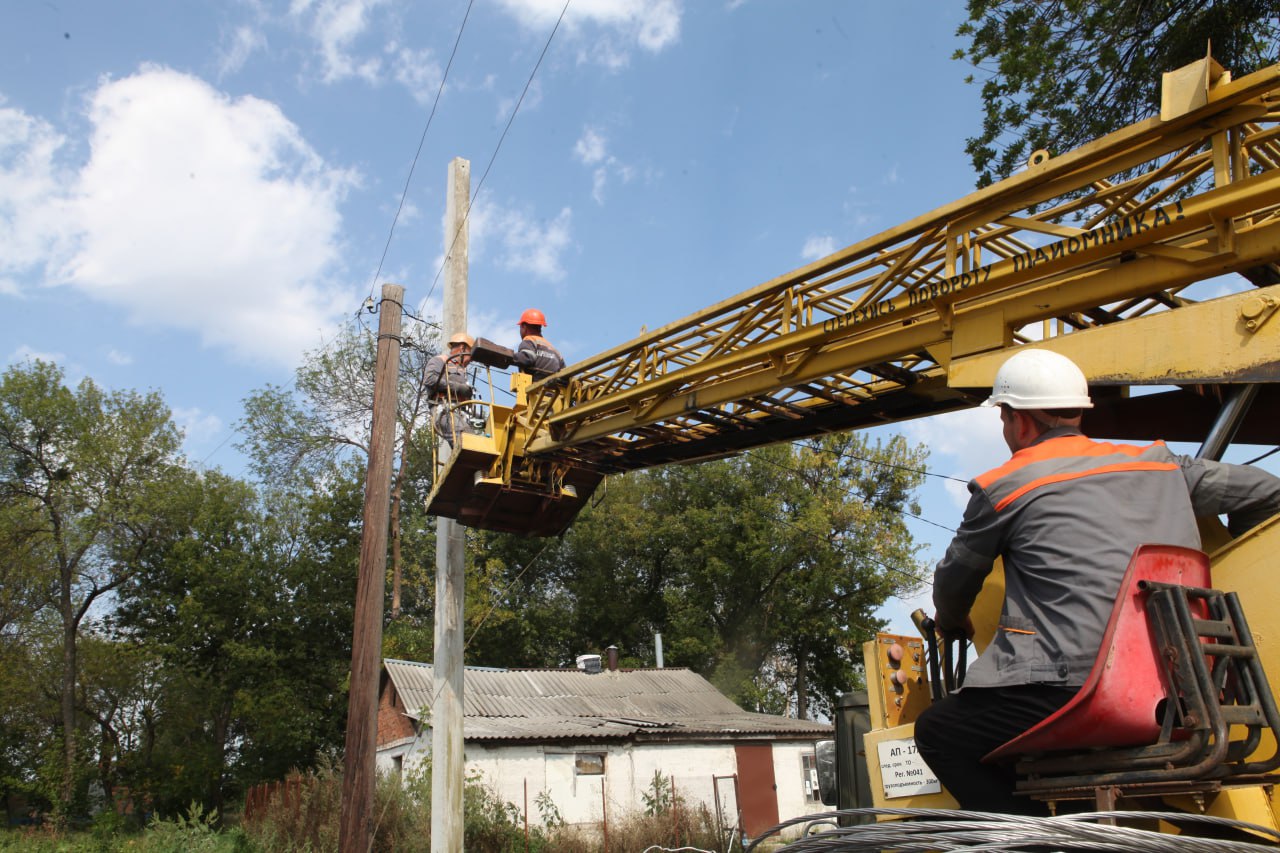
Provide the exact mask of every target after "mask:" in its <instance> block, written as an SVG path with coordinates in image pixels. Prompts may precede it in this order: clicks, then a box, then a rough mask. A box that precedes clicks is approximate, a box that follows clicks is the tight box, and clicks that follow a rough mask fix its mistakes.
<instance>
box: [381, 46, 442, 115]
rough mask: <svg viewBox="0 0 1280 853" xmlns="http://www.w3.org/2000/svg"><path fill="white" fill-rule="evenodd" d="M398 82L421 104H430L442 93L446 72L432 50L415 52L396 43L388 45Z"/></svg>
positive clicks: (387, 49) (387, 50)
mask: <svg viewBox="0 0 1280 853" xmlns="http://www.w3.org/2000/svg"><path fill="white" fill-rule="evenodd" d="M386 52H387V53H388V54H389V55H390V56H391V65H392V68H393V73H394V74H395V78H396V82H397V83H399V84H400V85H402V86H404V87H405V88H406V89H408V90H409V94H410V95H412V96H413V99H414V100H415V101H417V102H418V103H419V104H424V105H425V104H429V103H431V102H432V101H434V100H435V98H436V93H437V92H438V91H440V82H441V80H442V79H443V78H444V71H443V70H442V69H441V68H440V63H438V62H436V61H435V59H434V58H433V56H432V54H431V51H430V50H413V49H412V48H408V47H404V46H402V45H398V44H396V43H395V42H392V43H391V44H389V45H387V48H386Z"/></svg>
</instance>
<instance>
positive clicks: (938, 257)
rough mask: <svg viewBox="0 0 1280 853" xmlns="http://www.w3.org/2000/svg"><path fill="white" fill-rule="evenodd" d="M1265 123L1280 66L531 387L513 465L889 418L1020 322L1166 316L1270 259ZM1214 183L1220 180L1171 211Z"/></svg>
mask: <svg viewBox="0 0 1280 853" xmlns="http://www.w3.org/2000/svg"><path fill="white" fill-rule="evenodd" d="M1278 122H1280V66H1278V67H1275V68H1271V69H1265V70H1264V71H1261V72H1258V73H1256V74H1253V75H1250V76H1248V77H1245V78H1243V79H1241V80H1238V81H1235V82H1233V83H1229V84H1225V85H1222V86H1218V87H1216V88H1214V89H1212V90H1211V91H1210V92H1209V93H1208V95H1207V103H1206V104H1205V106H1203V107H1201V108H1199V109H1196V110H1193V111H1192V112H1190V113H1187V114H1186V115H1183V116H1179V117H1177V118H1176V119H1174V120H1172V121H1167V122H1162V121H1160V120H1158V119H1151V120H1148V121H1146V122H1140V123H1139V124H1137V125H1133V126H1131V127H1129V128H1126V129H1124V130H1121V131H1119V132H1117V133H1115V134H1111V135H1110V136H1108V137H1104V138H1103V139H1101V140H1098V141H1096V142H1094V143H1091V144H1090V145H1087V146H1084V147H1083V148H1081V149H1078V150H1077V151H1074V152H1070V153H1068V154H1065V155H1063V156H1061V157H1057V158H1049V159H1047V160H1044V161H1043V162H1040V163H1038V164H1037V165H1035V166H1032V167H1030V168H1029V169H1027V170H1026V171H1025V172H1024V173H1022V174H1020V175H1017V176H1015V177H1013V178H1010V179H1009V180H1006V181H1002V182H1000V183H999V184H996V185H993V186H992V187H988V188H986V189H984V190H982V191H979V192H977V193H974V194H972V195H970V196H968V197H966V198H965V199H961V200H959V201H957V202H954V203H952V204H950V205H947V206H944V207H942V208H939V209H938V210H936V211H934V212H932V213H930V214H927V215H925V216H922V217H917V218H916V219H914V220H912V221H910V222H908V223H905V224H904V225H902V226H900V227H898V228H894V229H890V230H889V231H886V232H884V233H882V234H880V235H877V236H876V237H873V238H870V239H869V240H866V241H863V242H862V243H859V244H857V245H855V246H851V247H849V248H848V249H845V250H843V251H842V252H837V253H835V254H833V255H831V256H830V257H828V258H825V259H823V260H821V261H818V262H815V263H813V264H809V265H807V266H805V267H802V268H801V269H799V270H796V271H794V272H792V273H788V274H786V275H784V276H779V277H777V278H775V279H773V280H771V281H769V282H766V283H764V284H763V285H760V286H759V287H757V288H754V289H752V290H750V291H747V292H746V293H744V294H741V295H739V296H737V297H734V298H732V299H730V300H726V301H724V302H721V303H719V304H718V305H715V306H712V307H711V308H708V309H706V310H704V311H701V312H698V313H697V314H694V315H693V316H691V317H689V318H686V319H685V320H683V321H680V322H678V323H674V324H670V325H668V326H665V327H663V328H661V329H658V330H656V331H655V332H653V333H650V334H648V335H645V336H643V337H642V338H639V339H637V340H636V341H632V342H631V343H630V344H626V345H623V346H621V347H617V348H615V349H613V350H610V351H608V352H606V353H604V354H602V355H600V356H597V357H596V358H594V359H590V360H588V361H585V362H580V363H579V364H576V365H573V366H571V367H570V368H568V369H567V370H566V371H564V372H562V373H561V374H560V376H559V377H557V379H556V380H552V381H547V382H541V383H535V385H534V386H533V387H532V388H531V389H530V396H529V400H530V411H529V413H528V415H527V421H528V423H529V424H530V425H531V427H532V430H531V432H532V433H533V437H532V439H531V441H530V443H529V445H528V446H527V447H526V448H522V450H527V451H528V452H529V453H530V454H533V455H534V456H535V457H536V456H537V455H546V454H550V455H551V456H557V455H563V456H567V457H569V458H573V459H576V460H578V461H579V462H592V461H593V460H594V461H597V462H601V463H602V464H604V465H605V466H606V467H610V466H612V467H614V468H627V467H636V464H632V462H631V461H629V460H628V458H627V454H628V453H629V452H630V451H631V450H632V449H634V448H641V447H643V448H647V449H653V448H656V447H659V446H661V445H662V444H663V443H667V444H670V445H672V447H673V448H675V449H674V450H673V452H672V453H671V454H665V455H664V454H662V453H655V454H652V455H651V456H648V457H645V458H646V459H648V458H652V459H654V460H658V459H660V458H662V459H666V458H668V457H669V458H695V457H696V456H697V453H698V452H697V451H696V450H693V449H691V448H692V446H693V445H696V444H698V443H699V442H703V441H706V440H707V439H710V438H714V437H716V436H722V435H725V434H727V433H728V432H732V431H733V430H741V429H752V428H755V427H753V425H770V424H772V425H773V427H774V428H776V427H777V426H778V424H779V423H780V422H782V421H784V420H794V419H795V418H797V417H809V416H812V415H814V414H817V413H820V412H827V413H830V412H831V411H832V410H834V409H840V408H842V407H843V408H845V409H848V407H854V406H868V407H871V408H874V407H878V406H884V405H888V403H889V400H890V398H891V397H893V396H894V395H899V394H905V395H910V394H911V393H912V390H911V389H912V388H918V387H922V386H923V383H927V382H930V381H932V380H934V379H937V378H939V377H941V376H942V375H943V373H944V372H945V368H946V362H947V360H948V359H949V358H950V357H952V356H953V355H954V356H964V355H969V354H973V353H976V352H981V351H984V350H988V349H993V348H997V349H999V348H1004V347H1006V346H1009V345H1011V344H1013V343H1015V337H1014V332H1015V331H1016V330H1017V329H1018V328H1019V327H1020V325H1022V324H1025V323H1027V322H1030V321H1032V320H1040V319H1044V320H1048V319H1050V318H1054V317H1056V318H1058V319H1059V325H1060V326H1061V325H1062V324H1063V323H1068V324H1075V325H1077V326H1089V325H1095V324H1099V323H1102V322H1110V321H1112V320H1129V319H1132V318H1133V317H1134V316H1138V315H1140V314H1142V313H1145V312H1147V311H1150V310H1152V307H1153V306H1155V305H1157V304H1158V303H1163V304H1164V305H1167V306H1171V307H1177V306H1179V305H1181V304H1182V303H1184V302H1185V301H1186V300H1185V299H1184V298H1183V297H1182V296H1180V295H1179V293H1178V291H1179V289H1180V288H1182V287H1184V286H1186V285H1189V284H1191V283H1194V282H1196V281H1199V280H1203V279H1205V278H1209V277H1211V276H1214V275H1218V274H1221V273H1223V272H1232V271H1241V270H1247V269H1249V268H1251V267H1260V266H1263V265H1267V264H1272V263H1274V262H1275V261H1276V260H1277V259H1280V239H1278V237H1277V229H1276V228H1275V225H1276V224H1277V222H1278V221H1280V217H1278V216H1277V212H1278V211H1280V145H1278V142H1277V138H1278V137H1280V126H1278ZM1224 140H1225V141H1224ZM1223 152H1226V154H1225V155H1224V154H1223ZM1224 156H1225V157H1226V158H1227V160H1229V168H1223V167H1222V164H1223V162H1224ZM1124 170H1130V171H1127V172H1126V171H1124ZM1250 173H1257V174H1254V175H1253V176H1252V177H1245V176H1246V175H1248V174H1250ZM1214 181H1217V182H1222V181H1230V183H1226V184H1225V185H1220V186H1218V187H1217V188H1216V189H1211V190H1209V191H1208V192H1202V193H1200V194H1199V195H1195V196H1190V197H1187V196H1186V193H1187V192H1188V191H1189V190H1190V188H1192V187H1197V186H1203V185H1204V184H1206V183H1210V184H1212V183H1213V182H1214ZM1121 214H1124V215H1121ZM982 261H986V263H985V264H984V263H981V262H982ZM1242 286H1243V285H1242ZM1117 300H1120V301H1121V307H1120V308H1119V309H1116V308H1115V306H1114V303H1115V302H1116V301H1117ZM1117 310H1118V313H1116V311H1117ZM566 379H567V382H566V381H565V380H566ZM557 382H558V383H559V384H558V385H557V384H556V383H557ZM953 384H954V383H953ZM895 405H896V404H895ZM938 405H944V403H943V401H941V399H940V400H939V401H938ZM947 405H951V407H954V403H952V404H947ZM901 410H903V411H907V412H908V413H909V414H908V416H911V413H914V414H915V415H918V414H921V413H923V412H922V411H920V410H919V407H918V406H907V407H901ZM885 418H886V419H892V418H893V415H892V414H887V415H886V416H885ZM853 420H856V419H853ZM815 423H817V421H816V420H815ZM815 428H816V429H819V430H820V429H822V428H823V427H822V425H821V424H818V426H816V427H815ZM786 435H787V436H790V437H795V435H796V433H795V432H794V431H791V432H786ZM766 438H767V436H766ZM677 445H678V447H677ZM713 445H714V442H712V443H709V444H708V447H712V448H713V450H714V447H713ZM635 458H637V459H638V458H640V457H638V456H637V457H635ZM638 464H653V463H644V462H641V463H638Z"/></svg>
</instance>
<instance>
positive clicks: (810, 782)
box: [800, 752, 822, 803]
mask: <svg viewBox="0 0 1280 853" xmlns="http://www.w3.org/2000/svg"><path fill="white" fill-rule="evenodd" d="M800 773H801V774H802V775H803V777H804V801H805V802H806V803H817V802H821V800H822V795H821V794H820V793H819V791H818V756H817V755H816V754H815V753H812V752H806V753H804V754H803V755H801V756H800Z"/></svg>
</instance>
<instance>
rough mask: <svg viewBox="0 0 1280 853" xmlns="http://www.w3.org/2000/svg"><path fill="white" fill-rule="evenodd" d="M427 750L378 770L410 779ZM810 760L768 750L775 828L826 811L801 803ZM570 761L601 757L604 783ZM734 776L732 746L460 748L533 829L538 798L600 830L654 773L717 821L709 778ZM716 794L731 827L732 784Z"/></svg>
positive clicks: (389, 753) (416, 748)
mask: <svg viewBox="0 0 1280 853" xmlns="http://www.w3.org/2000/svg"><path fill="white" fill-rule="evenodd" d="M430 743H431V734H430V732H429V731H427V732H424V733H422V734H420V735H419V737H418V739H417V741H416V742H415V743H414V744H412V745H409V746H403V745H402V746H399V747H396V748H393V749H386V750H382V751H380V752H379V753H378V769H379V770H380V771H382V772H388V771H391V770H392V769H393V768H394V759H393V756H395V755H396V754H400V756H401V763H402V767H403V772H404V773H405V774H410V773H412V772H414V771H415V770H416V769H417V768H418V766H419V765H420V764H421V762H422V760H423V759H424V757H425V756H426V755H427V753H428V752H429V750H430ZM812 752H813V744H811V743H775V744H774V745H773V773H774V781H775V783H776V784H777V786H778V790H777V796H778V817H779V820H783V821H785V820H789V819H790V818H793V817H799V816H801V815H806V814H812V813H815V812H820V811H827V810H828V809H827V807H825V806H823V805H822V804H821V803H810V802H807V801H806V799H805V788H804V776H803V772H802V767H803V763H802V758H801V756H802V755H804V754H806V753H810V754H811V753H812ZM576 753H604V755H605V772H604V775H603V776H595V775H581V774H579V773H577V772H576V771H575V764H576V759H575V754H576ZM737 770H738V768H737V759H736V756H735V753H734V749H733V745H732V744H706V743H700V744H641V745H639V746H636V745H632V744H619V743H616V742H615V743H610V742H599V743H582V744H574V745H572V746H555V745H532V746H531V745H523V746H500V745H498V746H488V745H482V744H479V743H475V742H469V743H467V745H466V772H467V775H468V777H470V776H472V775H474V774H477V773H478V774H480V775H481V776H482V777H483V779H484V781H485V783H486V784H487V785H489V786H490V787H491V788H493V789H494V790H495V791H496V792H497V794H498V795H499V796H500V797H501V798H502V799H504V800H506V801H507V802H510V803H512V804H514V805H515V806H516V807H517V808H519V809H520V810H521V811H522V812H523V811H524V810H525V808H526V802H527V808H528V815H529V820H530V822H531V823H541V822H543V821H542V815H541V814H540V812H539V809H538V806H537V798H538V796H539V794H541V793H543V792H544V791H545V792H547V794H548V795H549V796H550V799H551V801H552V802H553V803H554V804H555V807H556V808H557V809H558V810H559V812H560V817H561V818H562V819H564V820H565V821H566V822H568V823H583V824H591V825H598V824H599V823H600V821H601V818H602V815H603V810H604V808H605V803H606V802H607V804H608V809H609V818H610V820H613V819H617V818H620V817H621V816H622V815H624V814H627V813H629V812H635V811H643V810H644V807H645V803H644V795H645V794H649V793H651V791H652V783H653V776H654V773H655V772H660V773H661V774H662V776H663V778H664V780H665V785H666V786H667V790H669V789H670V785H671V782H672V780H674V781H675V789H676V794H678V795H679V796H681V797H683V798H684V799H685V802H687V803H689V804H690V805H693V804H696V803H704V804H706V806H707V808H709V809H711V811H712V814H715V791H716V786H715V783H714V782H713V777H716V776H721V777H732V776H733V775H734V774H736V773H737ZM602 786H603V788H604V797H603V798H602V796H601V788H602ZM719 789H720V804H721V808H722V810H723V814H724V819H725V821H726V822H727V823H728V824H730V825H736V824H737V822H738V820H737V802H736V799H735V794H734V789H733V780H732V779H731V778H725V779H721V780H720V785H719Z"/></svg>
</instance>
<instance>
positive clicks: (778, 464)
mask: <svg viewBox="0 0 1280 853" xmlns="http://www.w3.org/2000/svg"><path fill="white" fill-rule="evenodd" d="M819 449H822V448H819ZM746 455H747V456H750V457H751V458H752V459H759V460H760V461H761V462H767V463H769V464H770V465H773V466H774V467H776V468H781V469H782V470H784V471H787V472H789V473H791V474H795V475H796V476H797V477H799V476H803V474H804V472H803V471H800V470H799V469H797V468H792V467H791V466H789V465H783V464H782V463H781V462H775V461H774V460H772V459H769V458H767V457H765V456H760V455H758V454H755V453H752V452H751V451H747V453H746ZM842 458H848V459H858V458H859V457H856V456H848V457H843V456H842ZM860 461H862V462H868V463H871V464H876V465H884V466H886V467H889V468H898V469H901V470H904V471H915V469H913V468H908V467H906V466H905V465H894V464H893V463H891V462H881V461H879V460H877V459H861V460H860ZM916 473H927V472H923V471H916ZM841 492H842V493H843V494H845V495H846V496H847V495H851V494H852V493H853V488H852V487H850V488H848V489H841ZM879 506H881V507H883V508H884V509H889V510H893V511H894V512H896V513H899V514H901V515H905V516H908V517H910V518H914V519H915V520H916V521H923V522H924V523H925V524H932V525H933V526H934V527H941V528H942V529H943V530H945V531H947V532H948V533H955V532H956V530H955V528H954V527H947V525H945V524H939V523H938V522H936V521H930V520H929V519H927V518H925V517H924V516H921V515H916V514H915V513H913V512H907V511H906V510H905V509H901V508H899V507H895V506H889V505H887V504H880V505H879Z"/></svg>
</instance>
